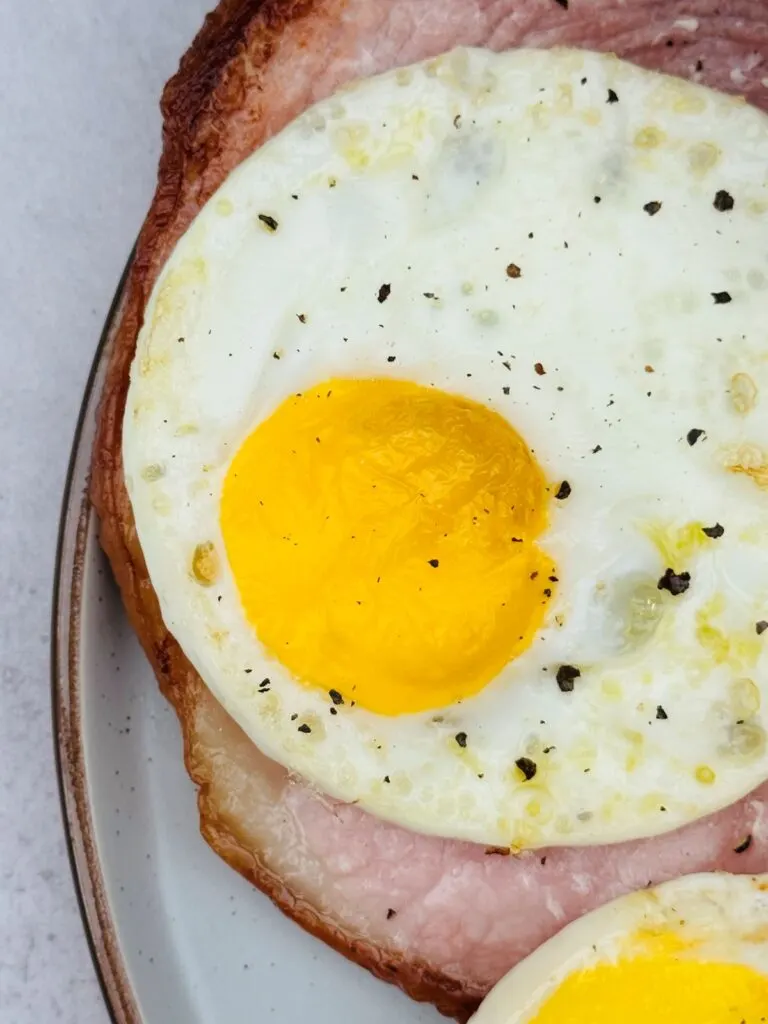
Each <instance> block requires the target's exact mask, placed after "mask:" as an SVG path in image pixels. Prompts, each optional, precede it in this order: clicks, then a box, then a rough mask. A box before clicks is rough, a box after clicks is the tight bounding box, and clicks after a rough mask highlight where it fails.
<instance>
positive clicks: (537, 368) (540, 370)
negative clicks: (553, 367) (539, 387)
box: [533, 363, 547, 377]
mask: <svg viewBox="0 0 768 1024" xmlns="http://www.w3.org/2000/svg"><path fill="white" fill-rule="evenodd" d="M533 368H534V370H535V371H536V373H537V374H538V375H539V377H543V376H544V374H545V373H546V372H547V371H546V370H545V369H544V367H543V366H542V365H541V363H534V364H533Z"/></svg>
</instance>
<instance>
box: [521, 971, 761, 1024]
mask: <svg viewBox="0 0 768 1024" xmlns="http://www.w3.org/2000/svg"><path fill="white" fill-rule="evenodd" d="M766 1019H768V977H766V976H765V975H764V974H759V973H758V972H757V971H755V970H754V969H753V968H751V967H748V966H746V965H745V964H735V963H713V962H709V961H702V960H684V959H678V958H675V957H673V956H665V957H659V956H649V957H642V958H639V959H634V960H620V961H618V962H617V963H615V964H599V965H598V966H596V967H594V968H591V969H589V970H585V971H581V972H576V973H574V974H571V975H569V977H568V978H567V979H566V980H565V981H564V982H563V984H562V985H560V987H559V988H558V989H557V990H556V991H555V993H554V994H553V995H552V996H551V997H550V998H549V999H547V1000H546V1002H545V1003H544V1005H543V1006H542V1007H541V1009H540V1010H539V1012H538V1013H537V1014H536V1015H535V1016H534V1017H532V1018H530V1020H529V1024H618V1022H621V1024H760V1022H761V1021H765V1020H766Z"/></svg>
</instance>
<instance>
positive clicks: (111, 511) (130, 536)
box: [90, 0, 477, 1020]
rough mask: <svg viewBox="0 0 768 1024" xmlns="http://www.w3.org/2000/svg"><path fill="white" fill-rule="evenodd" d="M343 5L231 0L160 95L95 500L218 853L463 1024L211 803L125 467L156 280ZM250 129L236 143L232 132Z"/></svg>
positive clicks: (371, 965) (343, 949)
mask: <svg viewBox="0 0 768 1024" xmlns="http://www.w3.org/2000/svg"><path fill="white" fill-rule="evenodd" d="M336 6H337V3H336V0H265V2H261V0H222V2H221V3H220V4H219V6H218V8H217V9H216V11H215V12H213V13H212V14H210V15H209V16H208V18H207V19H206V21H205V24H204V26H203V28H202V29H201V31H200V33H199V34H198V36H197V38H196V39H195V41H194V43H193V44H192V46H191V48H190V49H189V51H188V52H187V54H186V55H185V56H184V58H183V60H182V62H181V65H180V68H179V71H178V73H177V74H176V75H175V76H174V78H172V79H171V81H170V82H169V83H168V85H167V86H166V88H165V91H164V93H163V98H162V112H163V118H164V123H163V154H162V158H161V161H160V169H159V175H158V184H157V190H156V192H155V196H154V200H153V202H152V205H151V207H150V211H149V214H148V216H147V219H146V221H145V223H144V226H143V228H142V231H141V235H140V236H139V240H138V243H137V247H136V252H135V255H134V259H133V263H132V266H131V269H130V273H129V277H128V282H127V285H126V292H125V295H124V299H123V302H122V304H121V308H120V312H119V314H118V317H119V320H118V324H117V330H116V334H115V340H114V343H113V347H112V351H111V352H110V355H109V366H108V370H107V376H106V382H105V386H104V392H103V396H102V400H101V405H100V410H99V416H98V424H97V432H96V440H95V444H94V451H93V464H92V476H91V485H90V494H91V499H92V501H93V505H94V507H95V509H96V511H97V513H98V515H99V519H100V524H101V531H100V539H101V544H102V546H103V548H104V550H105V552H106V554H107V556H108V558H109V560H110V562H111V565H112V569H113V571H114V574H115V578H116V580H117V583H118V586H119V588H120V591H121V594H122V598H123V602H124V604H125V608H126V610H127V613H128V617H129V619H130V621H131V624H132V626H133V628H134V629H135V631H136V633H137V634H138V637H139V640H140V641H141V644H142V646H143V648H144V650H145V651H146V654H147V656H148V658H149V660H150V662H151V664H152V667H153V669H154V671H155V674H156V676H157V679H158V682H159V684H160V687H161V689H162V692H163V693H164V695H165V696H166V697H167V698H168V700H170V702H171V703H172V704H173V706H174V708H175V709H176V712H177V714H178V717H179V721H180V723H181V728H182V733H183V737H184V760H185V763H186V766H187V771H188V772H189V774H190V776H191V778H192V780H193V781H194V782H195V784H196V785H197V786H198V806H199V810H200V828H201V832H202V834H203V836H204V837H205V839H206V840H207V842H208V843H209V844H210V845H211V846H212V847H213V849H214V850H215V851H216V852H217V853H218V854H219V855H220V856H221V857H223V858H224V860H225V861H227V863H228V864H230V865H231V866H232V867H233V868H235V869H236V870H237V871H239V872H240V873H241V874H242V875H244V876H245V877H246V878H247V879H248V880H249V881H250V882H252V883H253V884H254V885H256V886H257V887H258V888H259V889H260V890H261V891H262V892H264V893H266V894H267V895H268V896H269V897H270V898H271V899H272V900H273V902H274V903H275V904H276V905H277V906H278V907H279V908H280V909H281V910H282V911H284V912H285V913H286V914H288V915H289V916H290V917H291V918H293V920H294V921H296V922H298V924H300V925H301V926H302V927H303V928H305V929H306V930H307V931H309V932H311V933H312V934H313V935H316V936H318V937H319V938H321V939H323V940H324V941H325V942H327V943H328V944H329V945H331V946H333V947H334V949H336V950H338V951H339V952H340V953H343V954H344V956H346V957H349V959H351V960H354V961H356V962H357V963H358V964H360V965H361V966H363V967H366V968H367V969H368V970H370V971H372V972H373V973H374V974H375V975H377V976H378V977H379V978H382V979H384V980H385V981H390V982H394V983H395V984H397V985H399V986H400V987H401V988H402V989H403V990H404V991H405V992H406V993H408V995H410V996H412V997H413V998H414V999H417V1000H420V1001H424V1002H430V1003H433V1004H434V1005H435V1006H436V1007H437V1008H438V1009H439V1010H441V1011H442V1012H443V1013H445V1014H446V1015H448V1016H452V1017H456V1018H457V1019H459V1020H466V1018H467V1017H468V1016H469V1015H470V1013H471V1012H473V1010H474V1009H475V1008H476V1005H477V1000H476V999H475V998H474V997H472V996H470V995H468V994H467V993H465V992H464V991H463V990H462V988H461V986H460V985H458V984H457V983H456V982H455V981H454V980H452V979H450V978H448V977H446V976H445V975H444V974H442V973H441V972H439V971H435V970H433V969H432V968H430V967H429V966H428V965H426V964H424V963H419V962H414V961H407V960H405V959H404V958H402V957H399V956H397V955H393V954H392V953H391V952H387V951H384V950H381V949H378V948H376V947H374V946H372V945H371V944H370V943H367V942H365V941H362V940H361V939H359V938H358V937H356V936H355V935H352V934H349V933H348V932H346V931H344V930H343V929H341V928H340V927H339V926H338V925H337V924H336V923H335V922H333V921H330V920H328V919H327V918H325V917H323V916H322V915H320V914H319V913H318V911H317V910H316V909H315V908H314V907H313V906H311V905H310V904H309V903H308V902H307V901H306V900H303V899H302V898H301V897H300V896H298V895H297V894H296V893H294V892H292V891H291V890H290V888H289V887H288V886H287V885H286V884H285V883H284V881H283V880H282V879H281V878H280V877H279V876H278V875H276V874H275V873H274V872H273V871H271V870H270V869H269V868H268V867H267V866H266V865H265V864H264V863H263V862H262V861H261V860H259V858H258V856H256V855H254V852H253V851H252V850H251V849H248V848H246V846H245V845H244V844H242V843H241V842H240V841H239V840H238V837H237V835H236V834H235V831H234V829H233V826H232V824H231V822H229V821H225V820H224V818H223V816H222V815H221V814H220V812H219V809H218V807H217V805H216V803H215V801H214V799H212V796H211V778H212V770H213V765H212V764H211V763H210V760H209V758H208V756H207V753H206V750H207V748H206V750H204V749H203V746H202V744H199V743H198V741H197V736H196V722H197V717H198V712H199V710H200V708H201V706H202V704H203V702H204V701H205V700H206V699H207V698H208V693H207V691H206V690H205V687H204V684H203V682H202V680H201V679H200V677H199V676H198V675H197V673H196V672H195V671H194V669H193V668H192V666H191V665H190V664H189V662H188V661H187V659H186V658H185V656H184V654H183V653H182V651H181V648H180V647H179V645H178V644H177V643H176V641H175V640H174V638H173V637H172V636H171V635H170V633H169V632H168V631H167V630H166V628H165V626H164V624H163V620H162V617H161V614H160V608H159V605H158V601H157V597H156V595H155V592H154V590H153V588H152V585H151V583H150V581H149V577H148V574H147V569H146V566H145V563H144V558H143V555H142V552H141V548H140V546H139V542H138V539H137V535H136V527H135V523H134V519H133V514H132V510H131V505H130V502H129V499H128V494H127V491H126V488H125V481H124V478H123V466H122V455H121V449H122V421H123V412H124V409H125V402H126V395H127V391H128V383H129V370H130V365H131V361H132V359H133V354H134V351H135V347H136V339H137V336H138V332H139V329H140V327H141V323H142V317H143V310H144V307H145V305H146V302H147V300H148V298H149V294H150V292H151V289H152V286H153V283H154V281H155V279H156V277H157V274H158V272H159V270H160V268H161V267H162V265H163V263H164V261H165V259H166V257H167V255H168V253H169V251H170V250H171V248H172V247H173V245H174V243H175V242H176V240H177V239H178V237H179V236H180V235H181V234H182V232H183V231H184V229H185V228H186V227H187V225H188V224H189V222H190V221H191V220H192V218H193V217H194V215H195V214H196V212H197V211H198V210H199V209H200V207H201V206H202V205H203V203H204V202H205V201H206V200H207V199H208V197H209V196H210V195H211V194H212V192H213V191H215V189H216V188H217V187H218V185H219V184H220V183H221V181H223V180H224V178H225V177H226V175H227V174H228V173H229V171H230V170H231V168H232V167H233V166H235V165H236V164H237V163H239V162H240V160H241V159H242V158H243V157H244V156H245V155H246V154H247V153H248V152H250V151H252V150H253V149H255V148H256V146H257V145H258V144H259V143H260V142H261V141H262V140H263V134H264V133H263V129H262V128H261V113H262V112H261V111H260V110H259V109H256V110H251V111H250V113H249V114H248V115H247V116H246V117H244V118H243V98H244V97H245V95H246V91H247V90H248V91H250V90H252V88H253V86H254V84H255V83H257V82H258V80H259V78H260V76H261V75H262V73H263V69H264V68H265V67H266V66H267V65H268V63H269V61H270V60H271V59H272V56H273V53H274V50H275V47H276V44H277V42H278V40H279V38H280V37H281V34H282V33H283V32H284V30H285V29H286V27H287V26H288V25H292V26H294V27H295V26H299V28H300V29H301V30H302V31H306V32H307V34H308V33H310V32H311V31H312V28H313V21H315V19H322V18H326V17H328V15H329V14H330V13H332V10H333V8H334V7H336ZM235 115H239V116H240V117H241V119H242V123H241V124H240V125H239V126H238V130H237V133H236V134H235V135H234V136H233V133H232V132H231V131H229V132H228V130H227V128H228V125H230V124H231V120H232V118H233V117H234V116H235Z"/></svg>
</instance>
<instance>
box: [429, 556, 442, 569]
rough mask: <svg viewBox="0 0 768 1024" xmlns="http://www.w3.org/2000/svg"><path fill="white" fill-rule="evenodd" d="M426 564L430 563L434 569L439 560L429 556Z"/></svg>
mask: <svg viewBox="0 0 768 1024" xmlns="http://www.w3.org/2000/svg"><path fill="white" fill-rule="evenodd" d="M427 564H428V565H431V566H432V568H433V569H436V568H437V567H438V565H440V562H439V561H438V559H437V558H430V559H429V562H428V563H427Z"/></svg>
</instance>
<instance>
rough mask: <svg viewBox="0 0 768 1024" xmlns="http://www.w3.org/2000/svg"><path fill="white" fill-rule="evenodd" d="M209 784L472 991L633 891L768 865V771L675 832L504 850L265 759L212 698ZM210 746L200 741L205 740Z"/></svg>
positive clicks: (258, 839) (226, 803)
mask: <svg viewBox="0 0 768 1024" xmlns="http://www.w3.org/2000/svg"><path fill="white" fill-rule="evenodd" d="M198 737H199V740H200V742H201V743H202V744H204V745H210V746H209V749H208V750H207V752H206V754H205V757H206V760H208V761H210V762H212V763H217V764H218V765H219V767H218V769H217V771H216V772H215V773H214V775H213V778H212V781H211V784H210V789H209V790H208V794H207V797H208V799H210V800H212V801H213V802H214V803H215V804H217V805H218V806H219V807H221V808H226V810H225V812H224V820H225V821H226V823H227V825H228V827H230V828H232V829H233V830H235V831H236V832H237V833H238V835H239V841H240V842H241V843H245V844H246V845H247V846H248V847H249V848H251V849H254V850H260V851H263V853H262V857H263V858H264V863H265V866H266V867H268V868H269V870H271V871H273V872H274V873H275V874H276V875H279V876H280V877H281V878H282V879H283V880H284V881H285V882H286V884H288V885H289V886H290V888H291V889H292V890H293V891H294V892H296V893H300V894H301V896H302V897H303V898H304V899H305V900H307V901H308V902H309V903H311V904H312V905H313V906H314V907H316V908H317V909H318V910H320V911H321V913H322V914H323V915H325V916H327V917H329V918H332V919H334V920H336V921H337V922H339V923H340V924H341V925H342V927H343V928H344V929H345V930H349V931H351V932H352V933H353V934H355V935H357V936H360V937H361V938H362V939H364V940H365V941H366V942H368V943H370V944H371V945H372V946H375V947H377V948H379V949H390V950H392V951H393V952H394V953H396V956H397V957H398V958H400V957H402V958H404V959H405V960H406V961H413V960H421V961H424V962H426V963H428V964H430V965H431V966H432V967H433V968H434V969H436V970H437V971H439V972H440V973H441V974H443V975H444V976H445V977H446V978H449V979H451V980H452V981H453V982H454V983H456V985H457V986H458V987H459V988H460V990H461V992H462V993H463V995H464V997H465V1000H466V1003H467V1005H470V1004H471V1003H472V1002H473V1001H475V1000H480V999H481V998H482V997H483V996H484V995H485V994H486V992H487V991H488V989H489V988H490V987H491V986H492V985H493V984H494V983H495V982H496V981H498V980H499V978H500V977H501V976H502V975H503V974H505V973H506V972H507V971H508V970H509V969H510V968H511V967H512V966H513V965H514V964H515V963H517V961H518V960H520V959H522V957H524V956H527V955H528V954H529V953H531V952H532V951H533V950H534V949H536V947H537V946H540V945H541V943H542V942H544V941H545V940H546V939H548V938H549V937H550V936H551V935H554V933H555V932H556V931H558V930H559V929H560V928H562V927H563V925H565V924H567V923H568V922H569V921H573V920H574V919H575V918H577V917H580V916H581V915H582V914H585V913H586V912H587V911H589V910H593V909H594V908H595V907H598V906H600V905H601V904H602V903H605V902H607V901H608V900H611V899H613V898H614V897H616V896H620V895H622V894H623V893H627V892H631V891H633V890H636V889H641V888H643V887H645V886H647V885H651V884H655V883H658V882H664V881H667V880H668V879H670V878H676V877H677V876H679V875H683V874H689V873H691V872H694V871H712V870H715V869H717V870H723V871H734V872H743V873H748V874H756V873H758V872H762V871H768V783H766V784H764V785H763V786H761V787H760V789H758V790H756V791H755V792H754V793H753V794H752V795H751V796H749V797H747V798H746V799H744V800H741V801H739V802H738V803H736V804H734V805H732V806H731V807H729V808H728V809H727V810H724V811H721V812H720V813H718V814H715V815H713V816H711V817H709V818H705V819H702V820H700V821H698V822H694V823H693V824H692V825H688V826H687V827H685V828H682V829H679V830H677V831H676V832H671V833H668V834H667V835H663V836H658V837H656V838H653V839H646V840H642V841H639V842H632V843H620V844H616V845H614V846H603V847H572V848H557V849H549V850H536V851H527V852H525V853H522V854H520V855H518V856H513V855H506V856H505V855H504V854H502V853H500V852H497V850H496V849H495V848H486V847H483V846H478V845H476V844H474V843H464V842H457V841H455V840H448V839H438V838H436V837H434V836H425V835H419V834H417V833H415V832H409V831H406V830H405V829H402V828H398V827H397V826H396V825H391V824H388V823H387V822H384V821H381V820H380V819H378V818H376V817H374V816H373V815H371V814H368V813H366V812H365V811H362V810H359V809H358V808H357V807H353V806H349V805H344V804H339V803H337V802H335V801H333V800H329V799H327V798H326V797H323V796H321V795H319V794H318V793H317V792H315V791H314V790H312V789H310V788H309V787H308V786H306V785H305V784H304V783H302V782H300V781H298V780H295V779H291V778H290V777H289V776H288V775H287V774H286V773H285V772H284V771H283V770H282V769H280V768H279V767H278V766H277V765H275V764H273V763H272V762H269V761H267V759H266V758H264V756H263V755H262V754H260V753H259V752H258V751H257V750H256V748H255V747H254V746H253V744H252V743H251V742H250V740H248V739H247V737H246V736H245V735H244V733H242V732H241V731H240V729H239V728H238V727H237V726H236V725H235V724H234V723H233V722H232V721H231V719H229V718H228V717H227V715H226V713H225V712H224V711H223V710H221V708H220V707H219V706H218V705H215V704H214V702H213V701H211V703H210V705H208V706H207V707H206V710H205V721H200V722H198ZM198 753H200V751H198Z"/></svg>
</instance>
